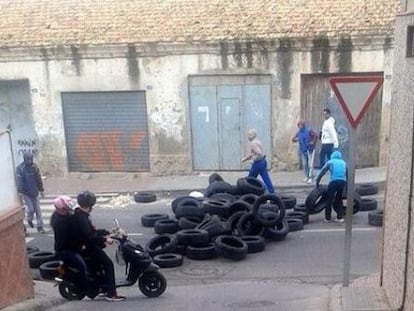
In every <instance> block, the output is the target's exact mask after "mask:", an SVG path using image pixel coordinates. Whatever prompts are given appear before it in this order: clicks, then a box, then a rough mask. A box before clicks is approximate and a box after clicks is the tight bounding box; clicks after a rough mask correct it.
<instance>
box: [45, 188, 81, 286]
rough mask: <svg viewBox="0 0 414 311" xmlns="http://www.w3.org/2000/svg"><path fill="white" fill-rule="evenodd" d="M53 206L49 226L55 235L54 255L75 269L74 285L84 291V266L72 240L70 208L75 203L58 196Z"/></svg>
mask: <svg viewBox="0 0 414 311" xmlns="http://www.w3.org/2000/svg"><path fill="white" fill-rule="evenodd" d="M53 204H54V206H55V211H54V212H53V214H52V216H51V218H50V225H51V227H52V228H53V231H54V235H55V254H56V256H57V258H58V259H59V260H62V261H63V262H64V263H65V264H66V265H67V266H69V267H72V268H75V269H76V270H78V273H76V274H75V278H76V280H75V281H76V283H77V284H78V286H79V289H80V290H82V291H83V290H84V289H85V287H84V286H85V284H86V264H85V261H84V260H83V258H82V256H81V255H80V254H79V253H78V252H77V251H78V250H77V246H76V243H75V242H74V240H73V238H72V218H71V214H72V207H73V206H75V202H74V201H73V200H72V199H71V198H70V197H68V196H66V195H61V196H58V197H57V198H56V199H55V200H54V201H53Z"/></svg>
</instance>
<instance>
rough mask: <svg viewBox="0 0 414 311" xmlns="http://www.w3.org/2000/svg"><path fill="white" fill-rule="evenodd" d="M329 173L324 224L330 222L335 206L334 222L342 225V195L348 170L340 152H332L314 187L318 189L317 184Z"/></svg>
mask: <svg viewBox="0 0 414 311" xmlns="http://www.w3.org/2000/svg"><path fill="white" fill-rule="evenodd" d="M328 171H329V173H330V175H331V176H330V181H329V185H328V193H327V195H328V202H327V205H326V208H325V222H330V221H331V213H332V204H334V206H335V211H336V214H337V219H336V221H337V222H339V223H343V222H344V219H343V216H344V215H343V214H344V207H343V204H342V193H343V191H344V189H345V185H346V181H347V177H348V168H347V164H346V162H345V161H344V160H343V159H342V154H341V152H340V151H334V152H333V153H332V155H331V159H330V160H329V161H328V162H326V163H325V165H324V166H323V167H322V169H321V171H320V172H319V174H318V176H317V177H316V187H317V188H318V187H319V182H320V180H321V178H322V177H323V176H324V175H325V173H326V172H328Z"/></svg>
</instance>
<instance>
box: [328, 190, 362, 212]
mask: <svg viewBox="0 0 414 311" xmlns="http://www.w3.org/2000/svg"><path fill="white" fill-rule="evenodd" d="M361 200H362V199H361V196H360V195H359V194H358V193H356V192H354V204H353V205H352V214H354V215H355V214H356V213H358V212H359V211H360V209H361ZM342 208H343V209H344V211H343V214H344V215H346V205H343V207H342ZM333 209H334V210H335V212H336V210H337V207H335V206H334V207H333Z"/></svg>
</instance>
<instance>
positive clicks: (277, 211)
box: [253, 194, 285, 227]
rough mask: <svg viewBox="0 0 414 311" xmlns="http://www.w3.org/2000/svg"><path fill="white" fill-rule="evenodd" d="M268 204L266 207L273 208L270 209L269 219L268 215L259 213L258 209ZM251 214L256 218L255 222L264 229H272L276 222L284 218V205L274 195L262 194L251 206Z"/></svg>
mask: <svg viewBox="0 0 414 311" xmlns="http://www.w3.org/2000/svg"><path fill="white" fill-rule="evenodd" d="M267 202H269V203H270V205H268V206H274V207H275V208H273V209H271V210H270V211H271V212H272V215H270V217H269V213H262V212H260V207H261V206H262V205H264V204H267ZM253 214H254V215H255V216H256V217H257V220H258V221H259V223H260V224H262V225H263V226H264V227H273V226H274V225H275V224H276V223H277V222H278V221H280V220H282V219H283V217H285V205H284V203H283V201H282V200H281V199H280V197H278V196H277V195H275V194H264V195H262V196H260V197H259V198H258V199H257V200H256V202H255V203H254V205H253Z"/></svg>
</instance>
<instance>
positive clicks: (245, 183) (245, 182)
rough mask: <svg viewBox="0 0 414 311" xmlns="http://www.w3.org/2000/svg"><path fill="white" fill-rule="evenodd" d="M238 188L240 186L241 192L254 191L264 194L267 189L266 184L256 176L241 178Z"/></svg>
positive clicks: (257, 193)
mask: <svg viewBox="0 0 414 311" xmlns="http://www.w3.org/2000/svg"><path fill="white" fill-rule="evenodd" d="M237 188H239V190H240V193H243V194H247V193H253V194H256V195H262V194H263V193H265V190H266V189H265V186H264V184H263V183H262V182H261V181H260V180H259V179H257V178H254V177H243V178H239V179H238V180H237Z"/></svg>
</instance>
